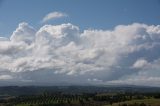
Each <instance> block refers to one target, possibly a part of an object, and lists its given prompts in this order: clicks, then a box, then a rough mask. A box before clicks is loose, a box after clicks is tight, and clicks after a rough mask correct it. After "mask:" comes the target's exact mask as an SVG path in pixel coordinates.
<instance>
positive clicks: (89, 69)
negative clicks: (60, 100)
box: [0, 0, 160, 86]
mask: <svg viewBox="0 0 160 106" xmlns="http://www.w3.org/2000/svg"><path fill="white" fill-rule="evenodd" d="M10 84H12V85H16V84H18V85H20V84H21V85H37V84H39V85H48V84H49V85H55V84H65V85H66V84H76V85H78V84H80V85H83V84H94V85H97V84H98V85H108V84H123V85H124V84H131V85H146V86H160V0H0V85H2V86H3V85H10Z"/></svg>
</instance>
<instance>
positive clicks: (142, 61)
mask: <svg viewBox="0 0 160 106" xmlns="http://www.w3.org/2000/svg"><path fill="white" fill-rule="evenodd" d="M147 64H148V62H147V61H146V60H145V59H139V60H137V61H136V62H135V63H134V64H133V68H144V67H145V66H146V65H147Z"/></svg>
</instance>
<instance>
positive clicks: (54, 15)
mask: <svg viewBox="0 0 160 106" xmlns="http://www.w3.org/2000/svg"><path fill="white" fill-rule="evenodd" d="M67 16H68V15H67V14H66V13H62V12H57V11H55V12H51V13H48V14H47V15H46V16H45V17H44V18H43V20H42V22H47V21H49V20H54V19H57V18H62V17H67Z"/></svg>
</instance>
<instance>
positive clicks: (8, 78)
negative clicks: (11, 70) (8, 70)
mask: <svg viewBox="0 0 160 106" xmlns="http://www.w3.org/2000/svg"><path fill="white" fill-rule="evenodd" d="M10 79H12V76H10V75H0V80H10Z"/></svg>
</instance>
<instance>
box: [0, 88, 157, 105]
mask: <svg viewBox="0 0 160 106" xmlns="http://www.w3.org/2000/svg"><path fill="white" fill-rule="evenodd" d="M53 88H54V87H53ZM69 88H70V87H69ZM122 88H123V87H122ZM64 89H65V90H64ZM75 89H76V90H75ZM77 89H78V91H77ZM107 89H108V88H107ZM132 89H133V90H131V91H128V90H124V88H123V90H119V89H118V90H113V91H112V90H108V91H106V90H102V89H101V90H99V89H97V91H96V90H95V89H94V90H93V88H92V89H91V90H90V91H88V88H86V90H83V89H79V88H77V87H75V88H74V87H71V88H70V92H65V91H68V90H69V89H68V88H67V89H66V88H63V89H62V90H55V89H54V90H53V91H52V90H51V88H50V89H49V90H44V89H43V90H42V91H43V92H39V93H34V92H33V93H32V94H30V93H29V92H28V94H27V92H25V93H26V94H24V95H22V94H17V95H9V94H5V95H1V96H0V106H160V92H158V91H156V92H144V91H141V90H137V89H136V90H135V88H132ZM39 91H40V90H39ZM51 91H52V92H51ZM71 91H72V92H71ZM73 91H76V92H73ZM151 91H152V90H151Z"/></svg>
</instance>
